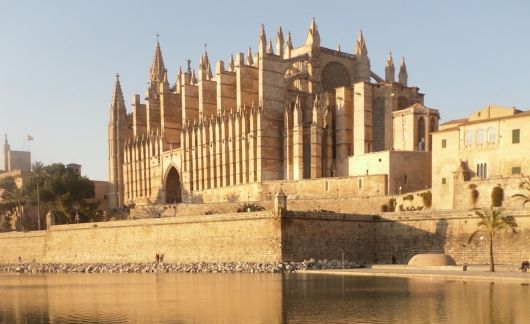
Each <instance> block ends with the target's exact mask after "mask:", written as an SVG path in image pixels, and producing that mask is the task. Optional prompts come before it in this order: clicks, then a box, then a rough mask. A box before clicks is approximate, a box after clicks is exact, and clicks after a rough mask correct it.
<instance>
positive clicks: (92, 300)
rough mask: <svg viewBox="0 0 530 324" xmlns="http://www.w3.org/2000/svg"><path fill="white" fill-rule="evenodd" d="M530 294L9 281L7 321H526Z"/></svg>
mask: <svg viewBox="0 0 530 324" xmlns="http://www.w3.org/2000/svg"><path fill="white" fill-rule="evenodd" d="M529 302H530V287H529V286H523V285H518V284H509V283H495V284H490V283H485V282H467V283H466V282H461V281H441V280H424V279H405V278H380V277H378V278H375V277H342V276H323V275H285V276H283V277H282V275H275V274H204V275H201V274H55V275H33V276H28V275H15V274H2V275H0V323H48V322H52V323H65V322H70V323H80V322H100V323H124V322H133V323H136V322H137V323H151V322H154V323H160V322H162V323H168V322H172V323H285V322H288V323H330V322H332V323H381V322H387V323H399V322H408V323H429V322H431V323H433V322H434V323H436V322H443V323H490V322H496V323H525V322H528V320H527V319H528V318H530V308H527V305H528V303H529Z"/></svg>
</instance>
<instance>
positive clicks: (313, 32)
mask: <svg viewBox="0 0 530 324" xmlns="http://www.w3.org/2000/svg"><path fill="white" fill-rule="evenodd" d="M305 44H306V45H308V46H311V47H313V48H315V47H320V34H319V32H318V28H317V23H316V20H315V17H313V19H312V20H311V24H310V25H309V30H308V31H307V37H306V41H305Z"/></svg>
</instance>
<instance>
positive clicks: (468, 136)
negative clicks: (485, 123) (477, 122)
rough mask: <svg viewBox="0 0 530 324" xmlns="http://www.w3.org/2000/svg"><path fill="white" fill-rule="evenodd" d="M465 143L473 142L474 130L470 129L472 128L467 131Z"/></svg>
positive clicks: (467, 144)
mask: <svg viewBox="0 0 530 324" xmlns="http://www.w3.org/2000/svg"><path fill="white" fill-rule="evenodd" d="M464 144H465V145H466V146H469V145H471V144H473V131H470V130H468V131H466V133H465V137H464Z"/></svg>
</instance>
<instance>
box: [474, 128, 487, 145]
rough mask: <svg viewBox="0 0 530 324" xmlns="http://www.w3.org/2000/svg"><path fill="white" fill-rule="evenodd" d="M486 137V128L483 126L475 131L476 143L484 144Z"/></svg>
mask: <svg viewBox="0 0 530 324" xmlns="http://www.w3.org/2000/svg"><path fill="white" fill-rule="evenodd" d="M484 137H485V133H484V130H483V129H482V128H481V129H477V132H476V133H475V143H476V144H477V145H482V144H484Z"/></svg>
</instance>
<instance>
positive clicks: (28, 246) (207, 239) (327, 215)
mask: <svg viewBox="0 0 530 324" xmlns="http://www.w3.org/2000/svg"><path fill="white" fill-rule="evenodd" d="M505 214H506V215H514V216H515V217H516V220H517V223H518V229H517V231H518V233H517V234H515V235H514V234H511V233H510V232H501V233H499V234H498V235H497V237H496V240H495V259H496V262H497V263H499V264H520V262H521V261H522V260H527V259H528V260H530V240H528V238H529V237H530V209H521V208H519V209H506V210H505ZM477 222H478V218H477V216H476V215H474V213H473V212H471V211H469V210H460V211H444V212H440V211H438V212H432V211H421V212H400V213H383V214H380V215H359V214H352V213H340V212H332V211H326V210H313V211H311V210H309V211H307V210H306V211H296V210H290V211H288V212H287V213H286V214H285V215H282V216H281V217H277V216H275V215H274V214H273V213H272V212H271V211H264V212H255V213H230V214H222V215H220V214H216V215H201V216H177V217H165V218H156V219H137V220H127V221H114V222H102V223H86V224H75V225H57V226H52V227H51V228H50V229H49V230H48V231H41V232H28V233H17V232H10V233H0V263H10V262H17V261H18V257H19V256H20V257H22V260H23V261H33V260H35V261H37V262H57V263H97V262H106V263H123V262H150V261H153V260H154V255H155V253H157V252H158V253H162V254H164V256H165V258H164V261H167V262H179V263H189V262H208V263H213V262H264V263H276V262H280V261H301V260H304V259H310V258H314V259H328V260H330V259H337V260H340V259H341V258H342V256H343V255H344V258H345V259H346V260H350V261H353V262H357V263H390V262H391V260H392V256H394V257H395V258H396V260H397V261H398V262H399V263H407V262H408V260H409V259H410V258H411V257H412V256H414V255H415V254H418V253H446V254H449V255H450V256H452V257H453V258H454V259H455V260H456V261H457V263H464V262H466V263H469V264H478V263H487V262H488V239H487V237H485V238H484V240H483V241H481V240H480V235H478V236H476V237H475V238H474V240H472V241H471V242H469V243H468V239H469V236H470V234H471V233H472V232H473V231H475V230H476V228H477V227H476V225H477Z"/></svg>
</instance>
